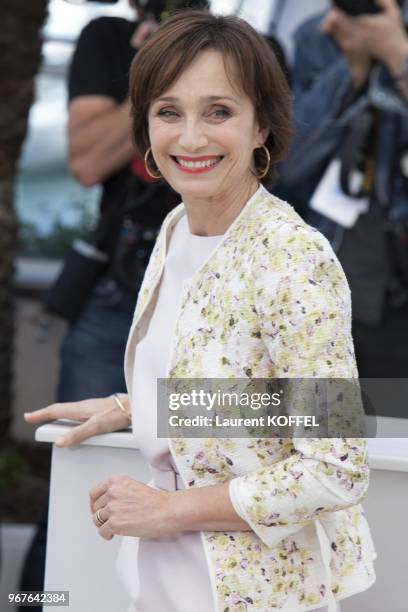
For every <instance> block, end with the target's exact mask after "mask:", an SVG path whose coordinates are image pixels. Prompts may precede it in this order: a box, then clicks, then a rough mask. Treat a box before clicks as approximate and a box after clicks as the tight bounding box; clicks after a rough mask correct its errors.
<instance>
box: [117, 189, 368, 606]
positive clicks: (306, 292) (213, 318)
mask: <svg viewBox="0 0 408 612" xmlns="http://www.w3.org/2000/svg"><path fill="white" fill-rule="evenodd" d="M184 214H185V209H184V205H183V204H180V205H179V206H178V207H177V208H175V209H174V210H173V211H171V212H170V213H169V215H168V216H167V217H166V219H165V221H164V223H163V226H162V228H161V231H160V233H159V236H158V238H157V241H156V244H155V247H154V250H153V253H152V256H151V259H150V262H149V265H148V268H147V270H146V274H145V277H144V281H143V284H142V287H141V290H140V293H139V298H138V301H137V305H136V310H135V315H134V320H133V324H132V327H131V330H130V334H129V338H128V343H127V349H126V356H125V375H126V379H127V385H128V390H129V393H130V394H131V393H132V389H131V386H132V372H133V360H134V353H135V346H136V343H137V342H138V340H139V339H140V338H141V337H142V336H143V335H144V333H145V332H146V329H147V326H148V323H149V320H150V318H151V315H152V312H153V310H154V306H155V298H156V296H157V290H158V287H159V284H160V277H161V274H162V271H163V266H164V261H165V256H166V245H167V244H168V240H169V237H170V235H171V232H172V229H173V227H174V226H175V224H176V223H177V221H178V220H179V219H180V217H181V216H182V215H184ZM350 311H351V307H350V291H349V288H348V285H347V281H346V278H345V276H344V273H343V270H342V268H341V266H340V264H339V262H338V261H337V259H336V256H335V255H334V253H333V251H332V249H331V247H330V245H329V243H328V242H327V240H326V239H325V238H324V237H323V236H322V235H321V234H320V233H319V232H318V231H316V230H315V229H313V228H311V227H310V226H308V225H307V224H306V223H305V222H304V221H303V220H302V219H301V218H300V217H299V216H298V214H297V213H296V212H295V211H294V210H293V208H292V207H291V206H290V205H289V204H287V203H286V202H283V201H281V200H279V199H278V198H276V197H275V196H273V195H271V194H270V193H269V192H268V191H266V189H265V188H264V187H262V186H261V187H259V189H258V191H257V192H256V193H255V194H254V196H252V198H251V199H250V200H249V201H248V202H247V203H246V205H245V206H244V207H243V209H242V210H241V212H240V214H239V215H238V216H237V218H236V219H235V220H234V222H233V223H232V224H231V226H230V227H229V228H228V230H227V232H226V233H225V235H224V236H223V238H222V240H221V242H220V243H218V245H217V246H216V248H215V249H214V251H213V252H212V253H211V254H210V256H209V257H208V258H207V260H206V261H205V262H204V264H203V265H202V266H201V267H200V268H199V270H198V271H197V272H196V273H195V274H194V275H193V276H192V277H191V278H190V279H188V281H187V282H186V283H184V285H183V294H182V296H181V302H180V308H179V313H178V319H177V322H176V326H175V329H174V336H173V346H172V351H171V355H170V356H169V364H168V376H169V377H176V378H210V377H213V378H234V377H237V378H245V377H248V378H252V377H254V378H274V377H280V378H284V377H320V378H352V377H357V375H358V374H357V369H356V365H355V357H354V349H353V341H352V337H351V312H350ZM169 446H170V450H171V453H172V456H173V458H174V461H175V464H176V466H177V468H178V471H179V473H180V474H181V477H182V478H183V481H184V482H185V485H186V487H202V486H207V485H214V484H218V483H222V482H225V481H229V482H230V496H231V501H232V503H233V505H234V507H235V509H236V511H237V513H238V514H239V515H240V516H241V517H242V518H244V520H246V521H247V522H248V524H249V525H250V527H251V528H252V531H247V532H237V531H231V532H219V531H218V532H202V539H203V544H204V549H205V552H206V558H207V562H208V566H209V571H210V577H211V583H212V587H213V595H214V610H216V611H217V612H218V611H219V612H238V611H239V612H241V611H255V610H256V611H262V612H263V611H264V612H267V611H268V612H269V611H270V610H283V611H285V612H292V611H295V610H296V611H300V610H312V609H315V608H316V607H320V606H323V605H329V609H330V610H332V609H334V607H333V606H335V602H334V599H342V598H344V597H347V596H349V595H352V594H354V593H358V592H360V591H363V590H364V589H366V588H368V587H369V586H370V585H371V584H372V583H373V582H374V580H375V574H374V569H373V560H374V559H375V550H374V547H373V544H372V540H371V536H370V532H369V528H368V525H367V522H366V518H365V516H364V512H363V509H362V507H361V506H360V505H359V502H360V501H361V500H362V498H363V497H364V495H365V493H366V491H367V487H368V481H369V468H368V464H367V450H366V442H365V440H363V439H360V438H332V439H328V438H324V439H316V438H292V439H276V438H275V439H265V438H260V439H254V438H247V439H245V438H236V439H233V438H222V439H216V438H201V439H199V438H172V439H169Z"/></svg>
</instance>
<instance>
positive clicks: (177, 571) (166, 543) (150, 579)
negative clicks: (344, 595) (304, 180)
mask: <svg viewBox="0 0 408 612" xmlns="http://www.w3.org/2000/svg"><path fill="white" fill-rule="evenodd" d="M221 238H222V236H210V237H206V236H196V235H194V234H191V233H190V231H189V227H188V222H187V217H186V216H184V217H182V218H181V219H180V220H179V221H178V223H177V224H176V226H175V228H174V230H173V233H172V236H171V239H170V244H169V248H168V252H167V256H166V262H165V267H164V271H163V277H162V280H161V284H160V288H159V294H158V299H157V303H156V307H155V310H154V312H153V315H152V318H151V320H150V323H149V328H148V330H147V333H146V335H145V336H144V338H143V339H142V340H141V341H140V342H139V343H138V345H137V347H136V354H135V361H134V371H133V389H134V393H133V396H132V397H131V398H130V399H131V405H132V427H133V434H134V436H135V438H136V440H137V446H138V448H139V449H140V452H141V453H142V455H143V456H144V458H145V459H146V460H147V462H148V463H149V465H150V469H151V472H152V480H151V481H150V482H149V483H148V484H149V485H150V486H153V487H156V488H162V489H166V490H175V486H174V483H175V478H174V467H175V466H174V463H173V459H172V457H171V454H170V449H169V446H168V440H167V438H158V437H157V378H165V377H166V375H167V370H168V365H169V361H170V351H171V343H172V338H173V331H174V327H175V324H176V321H177V316H178V310H179V306H180V298H181V291H182V285H183V281H185V280H186V279H188V278H190V277H191V276H193V274H194V273H195V272H196V271H197V270H198V269H199V268H200V267H201V265H202V264H203V263H204V261H205V260H206V259H207V258H208V257H209V256H210V255H211V252H212V251H213V250H214V249H215V248H216V246H217V244H218V242H219V241H220V240H221ZM182 487H183V485H182V483H181V482H180V481H178V484H177V488H182ZM205 554H206V553H205V550H204V544H203V541H202V538H201V532H184V533H183V534H180V535H176V536H169V537H161V538H158V539H154V540H145V539H141V538H134V537H124V538H123V539H122V545H121V549H120V553H119V557H118V560H117V569H118V571H119V574H120V576H121V578H122V580H123V582H124V584H125V586H126V587H127V590H128V593H129V596H130V598H131V600H132V603H131V605H130V607H129V609H128V612H192V611H194V612H213V611H214V603H213V596H212V589H211V580H210V575H209V571H208V565H207V561H206V556H205ZM326 609H327V608H320V609H319V612H325V610H326ZM338 609H339V608H338ZM260 612H263V611H260Z"/></svg>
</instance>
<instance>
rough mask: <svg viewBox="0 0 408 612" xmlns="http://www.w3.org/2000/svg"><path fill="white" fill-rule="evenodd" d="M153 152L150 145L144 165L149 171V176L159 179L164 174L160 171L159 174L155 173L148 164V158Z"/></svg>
mask: <svg viewBox="0 0 408 612" xmlns="http://www.w3.org/2000/svg"><path fill="white" fill-rule="evenodd" d="M151 152H152V147H149V148H148V149H147V151H146V153H145V156H144V165H145V168H146V172H147V174H148V175H149V176H151V177H152V178H154V179H159V178H161V177H162V175H161V174H160V172H159V174H154V173H153V172H152V171H151V170H150V168H149V164H148V162H147V158H148V157H149V154H150V153H151ZM152 157H153V155H152Z"/></svg>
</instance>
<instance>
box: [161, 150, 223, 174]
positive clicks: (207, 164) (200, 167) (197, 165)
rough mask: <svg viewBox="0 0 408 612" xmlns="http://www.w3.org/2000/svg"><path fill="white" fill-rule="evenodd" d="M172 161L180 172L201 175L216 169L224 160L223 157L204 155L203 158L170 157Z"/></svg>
mask: <svg viewBox="0 0 408 612" xmlns="http://www.w3.org/2000/svg"><path fill="white" fill-rule="evenodd" d="M170 157H171V158H172V160H173V161H174V163H175V164H177V167H178V168H179V170H181V171H182V172H187V173H188V174H201V173H202V172H209V171H210V170H213V169H214V168H216V167H217V166H218V165H219V164H220V162H221V161H222V160H223V159H224V156H223V155H205V156H203V157H186V156H184V155H177V156H176V155H170Z"/></svg>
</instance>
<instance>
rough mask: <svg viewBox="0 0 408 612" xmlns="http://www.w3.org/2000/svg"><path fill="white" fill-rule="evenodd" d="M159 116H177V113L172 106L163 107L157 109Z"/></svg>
mask: <svg viewBox="0 0 408 612" xmlns="http://www.w3.org/2000/svg"><path fill="white" fill-rule="evenodd" d="M157 115H158V116H159V117H177V113H176V112H175V111H174V110H172V109H170V108H161V109H160V110H159V111H157Z"/></svg>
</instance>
